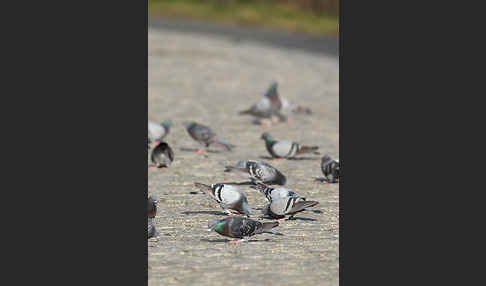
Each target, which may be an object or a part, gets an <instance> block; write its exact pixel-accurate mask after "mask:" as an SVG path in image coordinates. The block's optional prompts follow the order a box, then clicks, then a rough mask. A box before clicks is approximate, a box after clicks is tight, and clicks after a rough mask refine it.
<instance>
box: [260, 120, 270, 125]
mask: <svg viewBox="0 0 486 286" xmlns="http://www.w3.org/2000/svg"><path fill="white" fill-rule="evenodd" d="M260 125H262V126H265V127H271V126H272V121H271V120H267V119H262V120H261V121H260Z"/></svg>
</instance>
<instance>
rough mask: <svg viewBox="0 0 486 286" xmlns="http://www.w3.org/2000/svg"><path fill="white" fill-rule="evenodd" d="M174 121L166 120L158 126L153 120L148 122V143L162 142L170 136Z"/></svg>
mask: <svg viewBox="0 0 486 286" xmlns="http://www.w3.org/2000/svg"><path fill="white" fill-rule="evenodd" d="M171 126H172V121H171V120H170V119H169V120H165V121H164V122H162V123H160V124H158V123H155V122H153V121H151V120H149V121H148V141H149V144H152V143H154V142H155V143H157V142H161V141H162V140H163V139H164V137H165V136H167V134H169V131H170V127H171Z"/></svg>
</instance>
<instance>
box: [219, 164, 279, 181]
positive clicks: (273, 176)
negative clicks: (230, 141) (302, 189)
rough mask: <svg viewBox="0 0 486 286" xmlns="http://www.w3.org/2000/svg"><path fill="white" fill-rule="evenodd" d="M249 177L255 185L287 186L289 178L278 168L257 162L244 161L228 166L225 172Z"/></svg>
mask: <svg viewBox="0 0 486 286" xmlns="http://www.w3.org/2000/svg"><path fill="white" fill-rule="evenodd" d="M233 171H236V172H237V173H239V174H241V175H244V176H245V177H248V178H249V179H250V180H251V181H252V182H253V183H256V182H258V183H263V184H265V185H281V186H283V185H285V183H286V182H287V178H286V177H285V176H284V175H283V174H282V173H281V172H280V171H279V170H277V169H276V168H274V167H272V166H270V165H269V164H267V163H265V162H262V161H256V160H242V161H239V162H238V163H236V166H226V170H225V172H233Z"/></svg>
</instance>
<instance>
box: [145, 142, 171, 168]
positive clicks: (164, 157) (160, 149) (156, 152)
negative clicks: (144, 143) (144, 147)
mask: <svg viewBox="0 0 486 286" xmlns="http://www.w3.org/2000/svg"><path fill="white" fill-rule="evenodd" d="M150 160H151V161H152V165H150V167H155V168H164V167H165V168H168V167H169V166H170V164H171V163H172V161H174V152H173V151H172V148H170V146H169V144H167V143H166V142H159V143H158V144H157V146H155V148H154V149H153V150H152V154H151V155H150Z"/></svg>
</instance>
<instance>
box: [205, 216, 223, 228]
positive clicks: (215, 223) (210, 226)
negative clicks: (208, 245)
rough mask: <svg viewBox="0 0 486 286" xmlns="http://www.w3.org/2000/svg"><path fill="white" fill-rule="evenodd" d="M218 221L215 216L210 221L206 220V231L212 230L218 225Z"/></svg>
mask: <svg viewBox="0 0 486 286" xmlns="http://www.w3.org/2000/svg"><path fill="white" fill-rule="evenodd" d="M220 221H221V220H219V219H217V218H215V219H213V220H211V221H209V222H208V231H213V230H214V229H215V228H216V227H218V225H220Z"/></svg>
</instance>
